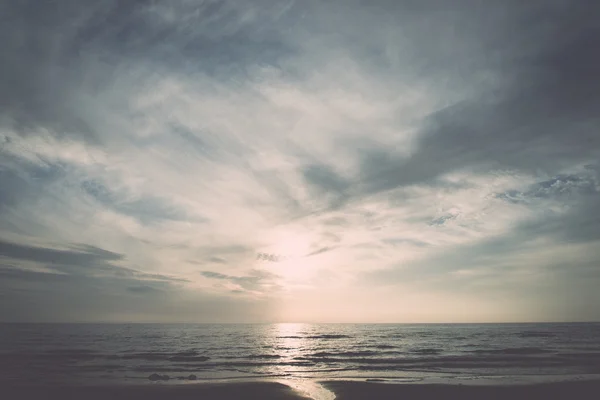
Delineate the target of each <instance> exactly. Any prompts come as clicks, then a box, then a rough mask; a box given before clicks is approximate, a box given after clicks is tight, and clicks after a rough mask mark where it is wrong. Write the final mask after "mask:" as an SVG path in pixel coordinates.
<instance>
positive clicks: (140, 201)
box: [81, 180, 206, 223]
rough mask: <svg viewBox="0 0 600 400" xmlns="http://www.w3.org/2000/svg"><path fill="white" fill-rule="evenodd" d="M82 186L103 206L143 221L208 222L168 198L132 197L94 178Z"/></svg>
mask: <svg viewBox="0 0 600 400" xmlns="http://www.w3.org/2000/svg"><path fill="white" fill-rule="evenodd" d="M81 188H82V189H83V191H84V192H85V193H87V194H88V195H90V196H92V197H93V198H94V199H95V200H96V201H98V202H99V203H100V204H102V205H103V206H105V207H109V208H111V209H113V210H115V211H117V212H119V213H121V214H124V215H128V216H131V217H134V218H136V219H138V220H139V221H140V222H142V223H152V222H157V221H162V220H175V221H177V220H186V221H194V222H206V220H205V219H202V218H194V217H191V216H189V215H187V213H185V212H184V211H183V210H182V209H180V208H179V207H177V206H175V205H173V204H171V203H170V202H169V201H168V200H167V199H163V198H160V197H156V196H143V197H137V198H136V197H132V196H130V195H128V194H127V193H117V192H115V191H113V190H109V188H107V187H106V186H105V185H103V184H102V183H101V182H98V181H94V180H87V181H84V182H83V183H82V184H81Z"/></svg>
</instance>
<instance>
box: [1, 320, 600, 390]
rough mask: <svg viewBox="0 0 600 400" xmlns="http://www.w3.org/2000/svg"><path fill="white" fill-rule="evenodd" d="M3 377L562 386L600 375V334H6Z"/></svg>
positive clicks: (356, 329)
mask: <svg viewBox="0 0 600 400" xmlns="http://www.w3.org/2000/svg"><path fill="white" fill-rule="evenodd" d="M0 368H1V372H2V376H1V377H0V380H2V381H10V382H13V383H14V382H24V381H25V382H38V383H39V382H65V381H69V382H88V381H94V382H99V381H105V382H117V381H127V382H129V381H131V382H142V381H143V382H148V381H149V377H150V376H151V375H152V374H156V375H154V379H159V380H161V381H162V380H165V381H166V380H167V377H168V381H169V382H171V383H172V382H189V381H190V380H191V379H194V378H195V379H196V380H217V379H234V378H266V377H268V378H283V379H286V378H311V379H330V378H344V377H349V378H360V377H364V378H375V377H381V378H412V379H414V378H416V379H418V378H419V377H422V376H430V377H431V376H440V377H445V378H448V377H450V378H452V377H459V378H469V377H472V378H477V377H494V376H524V375H536V376H539V375H547V376H550V375H552V376H562V377H564V376H575V375H580V374H600V324H473V325H471V324H450V325H439V324H432V325H389V324H382V325H378V324H323V325H321V324H272V325H207V324H204V325H158V324H130V325H113V324H105V325H102V324H100V325H94V324H73V325H67V324H39V325H37V324H3V325H0ZM190 375H193V376H190Z"/></svg>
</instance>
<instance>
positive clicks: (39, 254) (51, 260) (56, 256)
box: [0, 240, 185, 282]
mask: <svg viewBox="0 0 600 400" xmlns="http://www.w3.org/2000/svg"><path fill="white" fill-rule="evenodd" d="M0 256H1V257H4V258H6V259H8V260H12V261H13V262H15V263H18V262H19V261H21V262H23V261H25V262H33V263H36V264H39V265H40V266H43V267H45V268H47V269H49V270H51V271H53V272H56V273H59V274H65V275H76V276H86V277H92V278H93V277H94V276H110V277H115V278H130V279H140V280H156V281H165V282H185V280H183V279H179V278H174V277H170V276H166V275H162V274H151V273H145V272H141V271H137V270H135V269H131V268H127V267H124V266H120V265H116V264H115V263H116V262H122V261H125V256H124V255H122V254H119V253H114V252H111V251H108V250H104V249H101V248H99V247H95V246H90V245H81V244H73V245H71V246H70V248H69V249H54V248H49V247H40V246H33V245H25V244H18V243H13V242H8V241H4V240H0ZM14 273H15V274H17V275H15V276H21V277H24V276H29V275H27V273H28V272H23V271H17V272H14ZM21 273H23V274H24V275H19V274H21ZM36 274H37V273H36ZM44 274H45V275H44V276H48V275H50V274H48V273H44ZM31 276H38V275H31Z"/></svg>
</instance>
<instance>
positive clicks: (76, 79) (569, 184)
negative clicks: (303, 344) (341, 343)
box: [0, 0, 600, 322]
mask: <svg viewBox="0 0 600 400" xmlns="http://www.w3.org/2000/svg"><path fill="white" fill-rule="evenodd" d="M598 8H599V6H598V5H597V4H596V3H594V2H585V1H583V2H580V3H578V4H577V5H576V6H573V5H572V4H570V2H568V1H562V0H556V1H551V2H517V1H507V2H497V3H492V2H489V3H481V4H479V5H478V6H477V7H473V5H472V4H470V3H469V2H461V1H458V2H455V3H453V4H451V5H450V4H449V3H448V4H446V3H444V4H440V2H430V1H422V2H395V1H382V2H377V4H371V3H369V4H366V3H365V2H358V1H350V2H346V1H343V2H342V1H330V2H297V1H289V2H288V1H270V0H265V1H262V0H261V1H258V2H250V3H241V2H236V1H218V2H214V1H211V2H177V3H173V2H169V1H152V2H149V1H131V2H127V3H126V4H125V3H122V2H116V1H106V2H103V3H102V4H96V5H94V6H89V5H83V4H80V3H79V2H76V1H71V0H60V1H56V2H53V3H52V4H51V5H50V4H49V3H48V4H46V3H44V4H38V2H34V1H20V2H5V4H2V5H0V13H1V14H2V15H3V16H5V18H4V20H5V22H6V23H3V24H1V26H0V35H1V36H2V38H3V39H2V40H3V45H4V48H5V50H4V51H3V52H2V54H0V187H2V188H3V189H4V190H0V226H1V227H2V228H0V253H1V254H2V256H1V260H0V261H1V262H2V272H1V273H2V274H3V276H5V277H7V279H6V280H5V282H4V283H3V286H2V288H3V289H4V292H5V293H9V294H8V295H7V296H8V298H9V300H11V301H10V302H12V303H14V302H16V301H22V304H23V309H22V315H21V316H19V315H17V314H15V312H13V311H11V310H9V309H7V308H6V307H5V308H1V309H0V317H1V318H3V319H11V318H17V319H19V318H20V319H31V320H35V319H36V318H38V319H39V318H41V319H44V318H46V317H44V314H43V313H42V311H39V310H45V311H48V310H50V309H51V308H52V309H51V310H50V311H51V312H49V314H48V317H47V318H50V319H52V318H55V319H61V320H69V319H77V320H80V319H82V318H84V317H85V316H90V318H91V319H94V318H95V319H97V320H101V319H110V318H111V317H110V313H109V312H108V311H107V310H109V309H111V307H116V308H119V309H122V312H121V313H120V314H119V316H118V318H120V319H121V320H128V318H129V319H131V320H152V319H156V320H165V319H171V318H172V319H173V320H177V319H178V318H179V319H180V320H188V319H189V318H192V319H193V318H197V319H198V320H200V321H211V320H221V319H228V318H229V319H230V320H232V321H233V320H235V319H236V318H241V319H244V320H245V319H246V318H250V319H255V320H269V319H270V320H284V319H288V318H291V319H293V318H299V319H307V320H310V319H311V318H315V319H319V320H327V319H328V318H329V319H337V318H341V317H342V315H343V316H344V318H347V319H353V320H356V321H358V320H361V318H362V319H368V320H371V318H376V319H377V318H378V319H379V320H386V321H388V322H393V321H404V320H409V319H414V318H417V317H418V315H416V314H414V313H411V312H409V311H407V310H404V309H402V307H396V305H397V304H404V303H406V302H408V303H411V302H412V303H418V304H420V307H418V310H419V311H418V312H419V313H421V315H423V318H425V316H427V317H428V318H434V319H437V320H440V319H444V320H453V319H455V318H459V317H460V318H462V317H461V315H460V313H459V311H457V310H459V309H460V305H461V304H468V303H469V302H472V301H475V300H476V299H481V301H480V302H479V303H478V304H479V305H480V307H479V308H478V310H477V313H478V314H477V315H478V317H477V318H480V317H481V318H483V316H486V315H496V316H498V319H502V318H505V319H511V316H518V317H519V318H523V319H527V318H526V315H525V314H527V315H529V316H530V317H531V318H536V315H538V314H537V313H538V312H540V313H541V312H542V311H543V315H546V316H547V317H548V318H550V319H551V317H552V315H551V314H552V313H551V311H548V310H551V307H550V305H552V304H554V305H555V302H553V296H552V292H553V291H554V292H560V291H561V290H563V289H564V290H565V292H568V293H576V292H577V290H576V289H577V288H581V292H582V293H585V296H583V297H585V298H586V299H588V300H589V301H596V297H594V292H593V290H592V289H590V284H589V282H595V281H596V280H597V277H596V276H595V275H594V274H593V272H592V269H590V265H593V263H594V262H595V261H597V260H598V258H596V256H597V253H596V252H595V251H594V249H593V246H594V245H596V244H597V243H596V242H597V241H598V240H599V239H600V234H599V230H598V226H600V222H599V221H598V218H596V217H595V216H596V215H600V212H599V211H600V210H599V209H598V206H597V204H599V203H600V202H598V196H599V182H600V176H599V175H598V173H599V171H600V170H599V169H598V165H597V160H598V157H599V156H600V139H599V136H598V134H597V129H596V126H597V125H598V122H599V121H598V116H597V114H598V113H597V109H598V108H599V106H600V96H598V95H597V93H600V86H599V85H600V84H599V83H598V79H596V71H597V70H598V69H600V65H599V63H600V58H599V57H598V56H597V55H596V53H597V52H596V51H595V38H596V37H598V36H599V34H600V31H599V25H598V23H597V21H596V19H595V18H594V15H596V14H597V11H599V10H598ZM373 27H376V29H373ZM570 246H571V247H570ZM575 247H576V248H577V249H578V250H579V253H577V252H575V251H574V250H573V248H575ZM553 248H555V249H563V250H564V251H565V253H564V254H568V257H567V256H564V257H563V258H561V260H563V261H564V263H562V264H560V263H557V262H556V259H557V257H558V254H557V253H556V252H553V251H552V249H553ZM256 254H273V255H281V262H277V263H261V260H259V259H257V257H256ZM307 255H311V257H304V256H307ZM544 265H547V266H548V269H547V270H544V269H543V266H544ZM199 266H200V267H199ZM199 268H202V270H203V271H202V272H200V273H198V269H199ZM215 268H218V270H213V269H215ZM543 271H548V272H547V273H548V275H547V277H548V279H547V281H546V286H544V288H542V287H541V286H543V285H538V284H534V282H533V281H534V279H533V278H532V277H534V276H535V277H537V278H540V279H541V277H542V276H543V274H544V273H545V272H543ZM565 271H571V272H573V276H572V277H570V275H569V274H567V273H565ZM584 275H585V276H586V281H585V282H583V280H582V279H581V277H582V276H584ZM527 277H528V278H527ZM556 277H560V279H558V278H556ZM363 278H364V279H363ZM555 278H556V279H555ZM519 279H523V282H522V284H518V283H519ZM44 281H45V282H47V283H48V285H46V286H44V285H43V282H44ZM448 282H454V283H456V284H460V285H463V286H460V287H461V288H462V289H464V293H462V294H461V293H459V292H458V291H457V290H453V289H452V287H450V286H451V285H450V284H448ZM493 282H496V283H493ZM515 282H516V283H515ZM409 283H410V284H409ZM78 285H79V286H78ZM485 287H493V288H494V290H490V296H492V292H493V293H495V294H494V296H495V295H498V296H500V293H510V294H511V296H512V297H511V298H514V299H520V301H519V302H517V301H516V300H515V302H511V303H510V304H508V303H507V304H505V305H500V304H499V303H498V299H497V298H492V297H486V294H485V293H486V292H485V290H484V289H483V288H485ZM378 290H380V291H381V293H384V292H383V291H385V290H389V292H385V296H384V295H383V294H378V293H380V292H378ZM240 294H242V295H240ZM71 295H72V296H74V298H76V299H78V304H71V302H69V301H68V298H69V296H71ZM381 296H383V297H381ZM586 296H587V297H586ZM5 297H6V296H5ZM46 299H47V300H48V301H47V302H45V301H44V300H46ZM474 299H475V300H474ZM142 300H145V301H146V303H144V302H143V301H142ZM484 300H485V301H484ZM202 302H204V303H203V304H207V306H205V307H204V308H203V309H202V313H199V312H196V313H194V311H193V310H194V307H195V306H194V305H195V304H200V303H202ZM545 302H546V303H547V304H548V307H545V306H544V304H546V303H545ZM46 303H47V305H45V304H46ZM323 304H327V305H328V307H323V306H322V305H323ZM357 304H361V307H355V305H357ZM433 304H436V305H435V306H434V305H433ZM208 305H210V307H209V306H208ZM363 305H364V307H363ZM391 305H393V307H392V306H391ZM426 305H429V306H430V307H431V308H435V310H436V311H435V312H433V311H429V310H428V308H427V307H426ZM452 305H453V306H452ZM581 305H582V301H581V300H577V299H574V298H572V299H571V300H570V301H569V302H568V304H565V305H564V306H563V307H562V308H560V310H562V311H560V312H561V313H563V314H564V315H566V314H565V313H568V312H569V310H571V311H572V310H574V309H575V308H577V307H578V306H581ZM36 307H38V308H39V310H38V308H36ZM169 307H171V308H169ZM228 307H234V309H233V310H232V311H231V312H225V311H226V310H227V309H228ZM172 309H178V310H181V312H179V311H178V312H177V313H172V312H170V311H169V312H167V314H169V315H168V318H167V317H166V316H163V315H161V314H160V311H161V310H162V311H164V310H172ZM342 309H344V310H345V309H348V310H354V311H352V312H354V313H355V314H354V315H350V314H351V311H348V314H345V313H341V312H340V311H339V310H342ZM585 309H586V310H589V307H588V308H585ZM599 309H600V308H599ZM415 310H416V309H415ZM415 312H417V311H415ZM557 312H558V311H557ZM171 314H173V315H171ZM563 314H561V315H563ZM584 314H585V315H584ZM584 314H577V315H578V316H579V317H581V318H584V319H585V318H592V319H593V318H597V314H594V312H589V311H586V313H584ZM539 315H541V314H539ZM194 316H195V317H194ZM557 316H558V314H557ZM21 317H22V318H21ZM25 317H27V318H25ZM579 317H578V318H579ZM85 318H87V317H85ZM85 318H84V319H85ZM477 318H475V319H477ZM417 319H418V318H417Z"/></svg>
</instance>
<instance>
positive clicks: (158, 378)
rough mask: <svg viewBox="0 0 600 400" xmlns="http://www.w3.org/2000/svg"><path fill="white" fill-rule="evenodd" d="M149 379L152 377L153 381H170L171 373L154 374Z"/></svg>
mask: <svg viewBox="0 0 600 400" xmlns="http://www.w3.org/2000/svg"><path fill="white" fill-rule="evenodd" d="M148 379H150V380H151V381H153V382H156V381H168V380H169V379H171V378H170V377H169V375H159V374H152V375H150V376H149V377H148Z"/></svg>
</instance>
